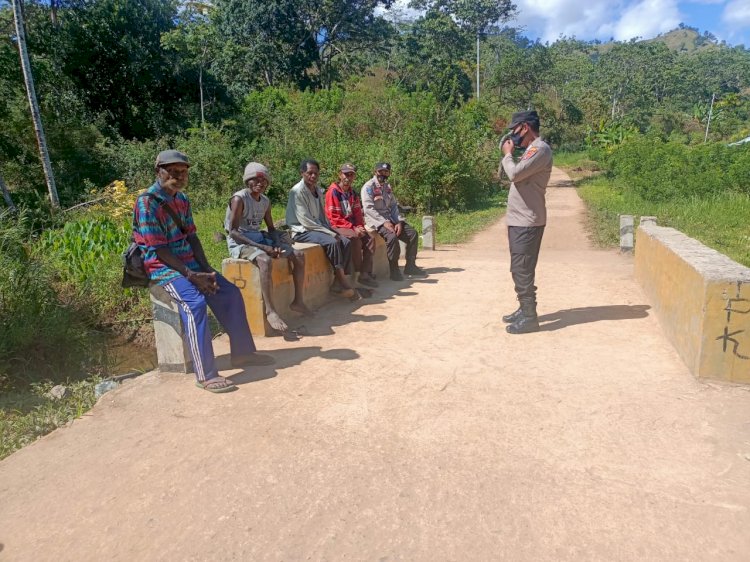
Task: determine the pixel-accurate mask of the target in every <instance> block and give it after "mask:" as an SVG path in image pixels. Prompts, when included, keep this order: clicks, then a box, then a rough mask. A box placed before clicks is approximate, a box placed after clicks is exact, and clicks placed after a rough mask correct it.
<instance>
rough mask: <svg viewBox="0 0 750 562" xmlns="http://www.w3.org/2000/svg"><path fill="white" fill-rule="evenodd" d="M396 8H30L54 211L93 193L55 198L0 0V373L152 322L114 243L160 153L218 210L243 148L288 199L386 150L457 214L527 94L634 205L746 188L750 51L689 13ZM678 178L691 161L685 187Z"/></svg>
mask: <svg viewBox="0 0 750 562" xmlns="http://www.w3.org/2000/svg"><path fill="white" fill-rule="evenodd" d="M20 4H21V3H20V2H19V5H20ZM392 4H393V2H392V1H391V0H380V1H378V0H348V1H346V0H331V1H326V2H320V1H316V0H263V1H248V0H215V1H213V2H178V1H176V0H137V1H134V0H52V1H49V0H44V1H39V0H26V1H24V2H23V15H24V17H25V32H26V33H25V34H26V39H27V44H28V50H29V53H30V58H31V66H32V69H33V74H34V79H35V81H36V91H37V95H38V98H39V103H40V106H41V114H42V118H43V122H44V127H45V130H46V133H47V141H48V145H49V149H50V153H51V160H52V168H53V171H54V174H55V178H56V180H57V188H58V191H59V196H60V201H61V206H62V208H63V209H69V208H70V207H73V206H77V205H80V204H82V203H86V202H92V201H93V202H95V205H93V206H85V205H84V206H80V207H76V209H75V210H73V211H66V212H60V211H58V212H52V209H51V208H50V203H49V197H48V195H47V188H46V185H45V177H44V174H43V170H42V166H41V164H40V159H39V154H38V149H37V142H36V138H35V135H34V128H33V126H32V121H31V117H30V111H29V103H28V100H27V97H26V91H25V88H24V79H23V75H22V70H21V65H20V62H19V52H18V41H17V37H16V30H15V28H14V18H13V9H12V3H11V2H9V0H0V123H2V126H1V127H0V180H4V181H2V185H4V186H7V193H8V196H9V198H10V200H11V201H12V203H13V204H14V205H15V206H16V207H17V208H18V212H17V213H11V212H9V211H7V210H5V208H6V207H5V205H7V203H0V213H1V214H0V265H2V267H1V268H0V291H2V299H0V324H2V325H3V326H4V327H8V328H7V330H6V332H5V334H4V337H3V338H2V339H1V340H0V386H2V384H3V377H5V380H6V382H7V381H8V380H16V379H14V377H15V376H16V374H15V373H16V371H17V370H18V369H19V368H21V367H22V366H23V365H24V361H25V358H28V357H32V356H33V357H36V358H38V359H39V360H40V362H42V363H44V364H45V365H49V369H48V371H54V370H55V369H58V368H61V367H60V366H61V365H62V366H63V367H64V368H65V369H69V370H70V369H73V370H75V369H78V368H80V366H81V364H82V363H81V361H82V360H81V357H84V356H85V357H88V358H89V359H90V357H91V356H90V354H88V355H87V352H86V351H85V350H86V349H87V348H86V345H87V344H86V336H85V333H86V331H87V330H92V329H94V328H96V329H101V328H102V327H104V328H106V329H107V330H115V331H120V332H122V331H124V330H123V326H126V327H128V326H133V325H137V324H138V323H139V322H140V323H141V324H143V323H144V318H146V322H147V317H148V309H147V306H146V301H145V299H144V298H143V296H142V295H141V294H138V293H135V292H132V291H121V290H120V289H119V287H118V284H117V281H118V279H117V277H118V275H119V271H118V252H119V250H120V249H121V247H122V246H123V245H124V244H125V242H126V240H127V237H128V229H129V228H128V216H129V208H130V205H131V204H132V199H133V197H134V195H135V194H136V193H137V192H138V191H139V190H142V189H143V188H145V187H147V186H148V185H149V184H150V183H151V182H152V181H153V159H154V156H155V154H156V153H157V152H158V151H159V150H162V149H165V148H168V147H176V148H179V149H181V150H184V151H185V152H187V153H188V155H189V156H190V158H191V160H192V162H193V168H192V169H191V178H190V187H189V193H190V195H191V198H192V200H193V201H194V203H195V208H196V209H197V210H198V211H200V212H202V210H206V212H208V211H211V212H212V213H214V214H213V215H211V216H219V215H220V211H218V212H216V209H217V208H219V207H221V206H223V205H225V204H226V199H227V197H228V195H229V194H230V193H231V192H232V191H233V190H235V189H236V188H237V187H238V185H239V184H240V173H241V170H242V167H243V165H244V164H245V163H246V162H248V161H249V160H258V161H261V162H264V163H266V164H268V165H269V167H270V169H271V173H272V175H273V178H272V186H271V190H270V195H271V196H272V198H273V199H274V200H275V201H276V202H278V203H283V202H284V200H285V197H286V193H287V191H288V189H289V187H290V186H291V185H292V184H293V183H294V182H296V181H297V179H298V173H297V171H296V170H297V166H298V163H299V161H300V160H301V159H303V158H308V157H313V158H316V159H318V160H320V161H321V163H322V165H323V170H322V172H323V173H322V178H321V180H322V183H325V182H327V181H330V180H331V179H333V177H334V173H335V169H336V167H337V166H338V165H339V164H340V163H342V162H344V161H352V162H354V163H355V164H357V165H358V166H359V167H360V169H361V170H363V171H364V172H363V174H361V175H360V179H364V177H366V173H367V170H369V169H371V168H372V165H373V164H374V163H375V162H376V161H378V160H389V161H391V162H392V163H393V165H394V179H395V188H396V190H397V193H398V196H399V198H400V200H401V201H402V202H403V203H406V204H410V205H412V206H414V207H415V208H417V209H418V210H420V211H429V212H433V213H436V212H441V211H446V210H450V211H451V212H461V211H464V210H470V209H477V208H482V207H483V206H485V207H486V206H487V202H488V201H490V200H491V198H493V197H496V196H497V194H498V193H499V192H500V191H501V186H500V182H499V179H498V178H497V176H496V170H497V161H498V155H499V152H498V150H497V140H498V135H499V134H501V133H502V132H503V131H504V127H505V124H506V123H507V120H508V118H509V117H510V115H511V113H512V112H514V111H517V110H519V109H526V108H534V109H536V110H538V112H539V113H540V115H541V119H542V125H543V130H542V134H543V136H544V137H545V138H546V139H547V140H548V142H550V144H552V146H553V148H554V149H555V151H556V153H557V154H561V153H563V152H565V151H568V152H570V151H580V150H589V151H591V152H590V155H591V156H592V157H593V158H595V159H596V160H598V161H600V163H601V165H602V166H606V167H607V169H608V170H609V171H610V174H611V175H613V176H617V177H619V178H620V179H621V180H622V182H621V184H620V185H622V186H623V187H622V189H630V190H633V193H635V195H637V196H638V197H642V198H644V200H654V201H656V200H659V201H671V200H674V199H679V198H680V197H687V196H690V197H694V198H695V197H714V196H716V194H717V193H723V192H731V193H733V194H743V196H744V197H746V196H747V194H748V192H749V191H750V181H749V180H748V176H747V174H746V173H745V171H747V170H750V156H748V145H745V146H740V147H732V148H727V147H726V146H725V145H726V144H727V143H729V142H730V141H735V140H738V139H742V138H744V137H747V136H748V135H750V121H749V120H748V115H749V113H750V52H748V50H747V49H745V48H744V47H743V46H730V45H726V44H722V43H719V42H717V40H716V39H715V38H714V37H713V36H712V35H711V34H710V33H707V32H704V33H700V32H698V31H697V30H695V29H692V28H688V27H685V26H682V27H681V28H680V29H677V30H675V31H674V32H671V33H668V34H665V35H664V36H661V37H658V38H656V39H654V40H649V41H637V40H634V41H630V42H611V43H600V42H585V41H579V40H577V39H575V38H565V37H562V38H560V39H559V40H557V41H555V42H554V43H552V44H543V43H540V42H535V41H532V40H529V39H528V38H526V37H524V36H523V34H522V33H521V32H520V31H519V30H517V29H515V28H514V27H513V22H514V19H513V18H514V15H515V10H516V8H515V6H514V5H513V4H512V3H511V2H510V0H479V1H476V2H465V1H461V0H415V1H413V2H412V5H413V7H415V8H418V9H420V10H421V11H420V12H419V14H421V15H420V16H418V17H415V18H412V19H407V18H405V17H404V15H403V14H400V13H397V12H396V11H395V10H394V7H393V5H392ZM477 37H479V40H480V41H479V44H480V53H479V54H480V64H479V79H480V84H479V95H477V91H476V86H477V85H476V72H477V68H476V60H477V59H476V56H477V55H476V50H475V49H476V45H477V42H476V41H477ZM712 99H713V100H714V103H713V108H711V104H712ZM709 112H711V122H710V129H709V131H708V139H707V140H708V145H709V148H708V152H707V151H706V150H704V149H703V148H701V147H702V146H703V143H704V137H705V135H706V128H707V124H708V119H709ZM642 164H643V165H642ZM724 164H726V166H724ZM725 168H726V169H729V170H730V173H728V174H727V175H726V176H724V175H723V170H724V169H725ZM655 170H658V171H659V173H658V174H657V173H651V172H652V171H655ZM686 170H691V172H690V173H691V174H692V173H693V171H694V172H695V174H697V175H694V176H693V177H692V179H691V180H690V181H686V182H683V180H684V178H685V173H686V172H685V171H686ZM631 180H632V181H631ZM683 183H685V184H686V186H687V187H686V188H685V189H683V188H682V184H683ZM205 216H208V215H205ZM199 220H202V219H201V218H200V217H199ZM211 221H213V222H211V223H210V224H211V226H210V228H217V227H218V226H219V224H218V221H216V220H214V219H211ZM214 223H215V224H214ZM220 250H221V249H220V248H218V249H217V251H220ZM19 286H23V287H24V291H17V290H16V288H17V287H19ZM82 334H83V335H82ZM61 348H65V349H67V351H66V352H65V353H63V354H61V353H59V349H61ZM19 366H21V367H19ZM84 369H86V367H84Z"/></svg>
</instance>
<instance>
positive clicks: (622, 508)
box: [0, 171, 750, 561]
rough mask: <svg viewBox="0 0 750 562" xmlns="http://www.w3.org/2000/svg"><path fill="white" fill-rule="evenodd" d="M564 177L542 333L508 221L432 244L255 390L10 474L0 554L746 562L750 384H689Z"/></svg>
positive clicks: (331, 317) (4, 474) (97, 417)
mask: <svg viewBox="0 0 750 562" xmlns="http://www.w3.org/2000/svg"><path fill="white" fill-rule="evenodd" d="M552 185H559V186H563V187H552V188H551V189H550V191H549V198H548V199H549V207H550V218H549V226H548V230H547V232H546V233H545V238H544V245H543V250H542V254H541V258H540V265H539V275H538V285H539V287H540V293H539V300H540V311H539V312H540V314H541V315H542V318H541V320H542V322H543V330H542V331H541V332H539V333H536V334H529V335H525V336H511V335H508V334H506V333H505V330H504V325H503V324H502V322H501V321H500V316H501V315H502V314H503V313H506V312H508V311H511V310H513V309H514V307H515V300H514V297H513V290H512V286H511V282H510V275H509V273H508V255H507V241H506V238H505V234H504V224H503V223H502V222H500V223H498V224H497V225H495V226H494V227H492V228H490V229H489V230H487V231H486V232H483V233H482V234H480V235H479V236H478V237H477V238H476V239H475V240H474V241H473V242H472V243H470V244H468V245H465V246H456V247H443V248H441V249H440V250H439V251H437V252H434V253H428V252H424V253H423V254H422V255H421V258H420V262H419V263H420V265H422V266H423V267H425V268H427V269H428V270H429V271H430V273H431V274H430V277H429V278H428V279H426V280H422V281H414V282H411V283H404V284H398V285H397V284H393V283H387V284H384V287H383V288H382V289H381V290H380V291H379V293H378V294H379V295H381V296H382V299H380V300H374V301H370V302H369V303H363V304H361V305H355V304H348V303H347V304H344V303H340V304H335V305H330V306H328V307H326V308H325V309H323V310H322V311H321V312H320V313H319V314H318V316H317V317H316V319H314V320H313V321H311V322H307V325H306V326H305V329H306V332H307V334H308V335H307V336H305V337H303V339H301V340H300V341H298V342H285V341H283V340H281V338H272V339H266V340H260V341H259V345H260V347H262V348H263V349H265V350H268V352H270V353H271V354H272V355H274V356H275V357H276V359H277V364H276V366H275V367H274V368H261V369H255V370H252V371H248V372H242V371H239V372H237V371H235V373H237V374H236V376H235V377H234V379H235V380H236V381H237V382H238V383H241V386H240V390H239V391H238V392H234V393H231V394H228V395H212V394H209V393H207V392H201V391H199V390H198V389H196V388H195V387H194V386H193V384H192V382H191V381H190V379H188V378H185V377H183V376H178V375H164V376H159V375H156V374H149V375H146V376H143V377H140V378H139V379H138V380H136V381H134V382H130V383H128V384H126V385H124V386H123V387H122V388H120V389H119V390H117V391H115V392H112V393H109V394H107V395H105V396H104V397H103V398H102V400H101V401H100V402H99V404H98V405H97V406H96V407H95V408H94V409H93V411H92V412H91V413H90V414H88V415H86V416H85V417H84V418H83V419H81V420H78V421H76V422H75V423H73V424H72V426H71V427H68V428H65V429H63V430H59V431H56V432H54V433H53V434H51V435H49V436H47V437H45V438H44V439H41V440H40V441H38V442H37V443H35V444H34V445H32V446H29V447H27V448H26V449H23V450H21V451H19V452H17V453H15V454H13V455H11V456H10V457H8V458H7V459H5V460H4V461H2V462H0V544H1V545H2V546H1V547H0V548H2V550H1V551H0V560H14V561H15V560H34V561H41V560H55V561H61V560H77V561H78V560H128V561H131V560H378V561H386V560H460V561H464V560H513V561H519V560H529V561H531V560H533V561H539V560H576V561H578V560H639V561H640V560H747V559H748V557H749V556H750V392H748V389H746V388H740V387H733V386H726V385H718V384H705V383H702V382H698V381H696V380H694V379H693V377H692V376H691V375H690V374H689V372H688V371H687V369H686V367H685V366H684V365H683V364H682V362H681V361H680V359H679V358H678V356H677V355H676V353H675V352H674V350H673V349H672V348H671V347H670V345H669V343H668V342H667V341H666V339H665V338H664V336H663V335H662V333H661V331H660V328H659V325H658V322H657V320H656V319H655V318H654V316H653V315H652V314H651V311H650V310H649V306H648V304H647V303H646V302H645V298H644V296H643V293H642V292H641V290H640V288H639V287H638V286H637V285H636V283H635V282H634V280H633V275H632V260H631V259H629V258H626V257H622V256H619V255H618V254H617V253H616V252H613V251H598V250H594V249H592V248H591V247H590V246H589V244H588V242H587V239H586V237H585V235H584V233H583V227H582V217H583V207H582V203H581V202H580V200H579V199H578V197H577V195H576V192H575V191H574V190H573V189H570V188H568V187H564V186H565V177H564V176H563V175H562V174H561V173H559V172H558V171H556V172H555V174H554V175H553V179H552ZM222 345H223V344H222ZM221 349H224V350H226V347H222V348H221ZM229 373H232V371H229Z"/></svg>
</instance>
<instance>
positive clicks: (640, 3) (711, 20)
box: [397, 0, 750, 48]
mask: <svg viewBox="0 0 750 562" xmlns="http://www.w3.org/2000/svg"><path fill="white" fill-rule="evenodd" d="M397 4H398V5H399V6H401V7H404V6H406V4H408V0H398V1H397ZM514 4H516V6H517V7H518V15H517V16H516V18H515V20H514V21H512V22H509V25H512V26H514V27H518V26H521V27H523V29H524V35H526V36H527V37H529V38H530V39H540V40H541V41H543V42H547V41H548V42H550V43H551V42H554V41H555V40H556V39H557V38H559V37H560V35H565V36H567V37H572V36H575V37H577V38H578V39H583V40H592V39H600V40H601V41H609V40H610V39H612V38H614V39H616V40H619V41H627V40H629V39H632V38H634V37H640V38H642V39H650V38H652V37H655V36H657V35H659V34H660V33H665V32H667V31H670V30H672V29H674V28H675V27H677V26H678V25H679V24H680V23H685V24H686V25H689V26H691V27H696V28H698V29H699V30H700V31H701V33H702V32H704V31H710V32H711V33H713V34H714V35H715V36H716V37H717V38H718V39H719V40H724V41H726V42H727V43H729V44H730V45H740V44H744V45H745V46H746V47H748V48H750V0H585V1H582V0H514Z"/></svg>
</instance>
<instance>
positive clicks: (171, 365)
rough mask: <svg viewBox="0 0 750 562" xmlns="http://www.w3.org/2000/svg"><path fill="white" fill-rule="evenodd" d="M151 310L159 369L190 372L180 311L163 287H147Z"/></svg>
mask: <svg viewBox="0 0 750 562" xmlns="http://www.w3.org/2000/svg"><path fill="white" fill-rule="evenodd" d="M149 297H150V298H151V310H152V312H153V315H154V339H155V340H156V358H157V363H158V369H159V371H168V372H172V373H192V372H193V359H192V357H191V355H190V350H189V349H188V347H187V345H185V340H184V338H183V334H184V333H185V332H184V330H183V327H182V319H181V318H180V311H179V310H178V309H177V303H175V302H174V301H173V300H172V297H171V296H169V293H167V292H166V291H165V290H164V288H163V287H161V286H159V285H152V286H151V287H150V288H149Z"/></svg>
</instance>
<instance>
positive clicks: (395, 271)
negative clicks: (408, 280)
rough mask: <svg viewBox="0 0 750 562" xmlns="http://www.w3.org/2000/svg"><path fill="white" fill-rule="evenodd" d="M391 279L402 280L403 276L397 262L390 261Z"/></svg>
mask: <svg viewBox="0 0 750 562" xmlns="http://www.w3.org/2000/svg"><path fill="white" fill-rule="evenodd" d="M390 268H391V281H403V280H404V276H403V275H401V271H400V270H399V268H398V262H391V263H390Z"/></svg>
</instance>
